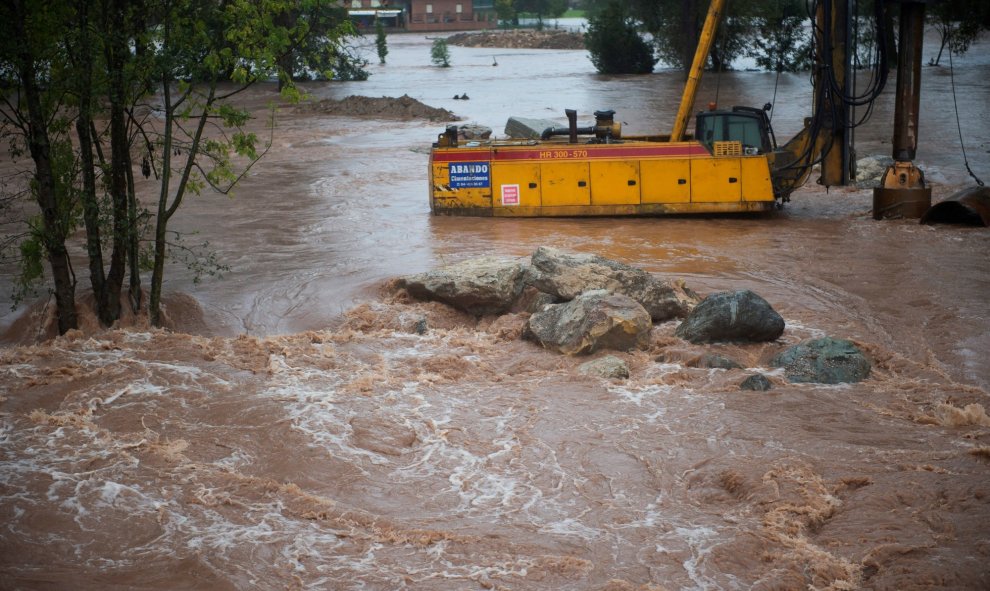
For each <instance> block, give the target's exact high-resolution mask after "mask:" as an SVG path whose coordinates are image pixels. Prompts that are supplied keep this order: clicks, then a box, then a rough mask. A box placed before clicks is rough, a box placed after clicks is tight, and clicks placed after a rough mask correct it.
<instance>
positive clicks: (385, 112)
mask: <svg viewBox="0 0 990 591" xmlns="http://www.w3.org/2000/svg"><path fill="white" fill-rule="evenodd" d="M308 108H309V109H311V110H312V111H313V112H318V113H327V114H328V115H338V116H342V117H367V118H372V119H402V120H411V119H429V120H430V121H457V120H459V119H460V118H459V117H458V116H457V115H454V114H453V113H451V112H450V111H448V110H447V109H440V108H436V107H431V106H429V105H426V104H423V103H421V102H419V101H418V100H416V99H414V98H412V97H411V96H409V95H407V94H404V95H402V96H400V97H398V98H395V97H389V96H383V97H380V98H377V97H370V96H356V95H352V96H349V97H347V98H344V99H341V100H334V99H324V100H321V101H319V102H317V103H311V104H309V105H308Z"/></svg>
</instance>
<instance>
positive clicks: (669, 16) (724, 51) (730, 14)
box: [628, 0, 776, 70]
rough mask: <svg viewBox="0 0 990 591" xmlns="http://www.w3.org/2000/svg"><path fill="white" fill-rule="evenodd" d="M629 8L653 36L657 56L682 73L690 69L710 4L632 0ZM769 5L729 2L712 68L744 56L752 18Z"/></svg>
mask: <svg viewBox="0 0 990 591" xmlns="http://www.w3.org/2000/svg"><path fill="white" fill-rule="evenodd" d="M773 1H774V2H776V0H773ZM628 5H629V10H630V14H631V15H632V16H633V17H635V18H636V19H638V20H639V21H640V22H641V23H642V25H643V28H644V29H645V30H646V31H647V32H648V33H650V35H651V36H652V37H653V41H654V44H655V45H656V49H657V55H658V57H659V58H660V59H661V60H662V61H663V62H665V63H668V64H670V65H672V66H674V67H677V68H680V69H683V70H687V69H688V68H690V67H691V60H692V59H693V57H694V49H695V47H696V45H697V40H698V34H699V32H700V31H701V29H702V27H703V26H704V22H705V16H706V15H707V13H708V2H707V1H705V0H691V1H687V2H685V1H684V0H631V2H629V3H628ZM768 5H769V0H733V1H732V2H729V3H727V6H726V14H725V15H724V16H723V18H722V22H721V24H720V26H719V29H718V32H717V35H716V38H715V42H714V43H713V45H712V51H711V54H710V55H709V60H710V62H711V63H710V65H711V67H712V68H715V69H720V68H721V69H727V68H728V67H729V65H730V64H731V63H732V61H733V60H734V59H736V58H737V57H739V56H741V55H743V53H744V52H745V50H746V47H747V44H748V43H749V37H750V35H751V34H752V26H751V23H752V20H753V17H754V16H757V15H759V14H762V13H765V12H766V11H767V10H768V8H767V6H768ZM685 8H686V9H687V12H685Z"/></svg>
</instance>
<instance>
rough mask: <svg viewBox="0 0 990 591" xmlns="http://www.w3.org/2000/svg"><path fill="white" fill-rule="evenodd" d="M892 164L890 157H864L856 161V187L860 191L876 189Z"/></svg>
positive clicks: (892, 160)
mask: <svg viewBox="0 0 990 591" xmlns="http://www.w3.org/2000/svg"><path fill="white" fill-rule="evenodd" d="M893 163H894V159H893V158H891V157H890V156H866V157H864V158H860V159H859V160H857V161H856V186H857V187H859V188H860V189H863V188H870V187H876V186H878V185H879V184H880V179H881V178H882V177H883V173H885V172H886V171H887V168H888V167H889V166H890V165H891V164H893Z"/></svg>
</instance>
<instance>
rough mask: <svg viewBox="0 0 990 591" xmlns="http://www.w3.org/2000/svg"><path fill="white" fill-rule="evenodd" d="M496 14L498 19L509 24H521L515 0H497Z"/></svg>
mask: <svg viewBox="0 0 990 591" xmlns="http://www.w3.org/2000/svg"><path fill="white" fill-rule="evenodd" d="M495 15H496V16H497V17H498V20H500V21H502V22H503V23H505V24H506V26H508V24H509V23H512V24H513V25H518V24H519V14H518V13H517V12H516V6H515V0H495Z"/></svg>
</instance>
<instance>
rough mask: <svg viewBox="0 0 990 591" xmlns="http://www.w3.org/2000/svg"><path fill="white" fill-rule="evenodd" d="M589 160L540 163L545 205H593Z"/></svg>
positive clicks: (541, 186) (541, 185)
mask: <svg viewBox="0 0 990 591" xmlns="http://www.w3.org/2000/svg"><path fill="white" fill-rule="evenodd" d="M588 176H589V175H588V161H587V160H584V161H581V162H565V161H561V162H544V163H543V164H540V188H541V189H542V194H543V207H556V206H560V205H591V186H590V183H589V178H588Z"/></svg>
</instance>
